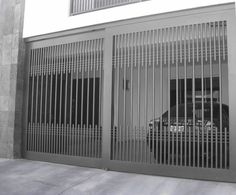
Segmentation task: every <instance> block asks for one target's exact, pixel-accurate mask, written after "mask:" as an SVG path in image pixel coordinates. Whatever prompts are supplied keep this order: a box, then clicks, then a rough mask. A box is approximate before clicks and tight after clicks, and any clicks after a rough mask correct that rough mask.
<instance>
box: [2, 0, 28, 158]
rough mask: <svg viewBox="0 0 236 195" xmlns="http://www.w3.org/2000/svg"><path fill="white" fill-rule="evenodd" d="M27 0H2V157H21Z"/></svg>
mask: <svg viewBox="0 0 236 195" xmlns="http://www.w3.org/2000/svg"><path fill="white" fill-rule="evenodd" d="M23 15H24V0H0V157H3V158H19V157H21V148H22V147H21V145H22V101H23V72H24V71H23V70H24V50H25V49H24V48H25V47H24V42H23V39H22V32H23Z"/></svg>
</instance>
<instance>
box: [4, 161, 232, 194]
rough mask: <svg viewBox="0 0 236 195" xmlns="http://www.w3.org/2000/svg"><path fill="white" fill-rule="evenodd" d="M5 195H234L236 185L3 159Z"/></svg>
mask: <svg viewBox="0 0 236 195" xmlns="http://www.w3.org/2000/svg"><path fill="white" fill-rule="evenodd" d="M0 194H1V195H5V194H7V195H12V194H13V195H14V194H17V195H34V194H37V195H42V194H58V195H59V194H61V195H62V194H76V195H80V194H82V195H83V194H95V195H96V194H98V195H99V194H100V195H105V194H114V195H116V194H117V195H118V194H119V195H126V194H130V195H139V194H143V195H149V194H158V195H159V194H160V195H198V194H199V195H234V194H236V184H232V183H220V182H209V181H198V180H189V179H176V178H167V177H157V176H147V175H138V174H129V173H119V172H113V171H104V170H100V169H91V168H83V167H77V166H69V165H60V164H53V163H46V162H37V161H29V160H9V159H0Z"/></svg>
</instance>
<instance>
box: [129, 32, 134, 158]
mask: <svg viewBox="0 0 236 195" xmlns="http://www.w3.org/2000/svg"><path fill="white" fill-rule="evenodd" d="M133 45H134V33H131V34H130V36H129V54H128V56H129V64H130V118H131V121H130V129H129V135H130V139H129V160H130V161H132V149H133V142H132V140H133V134H132V132H133V52H134V50H133Z"/></svg>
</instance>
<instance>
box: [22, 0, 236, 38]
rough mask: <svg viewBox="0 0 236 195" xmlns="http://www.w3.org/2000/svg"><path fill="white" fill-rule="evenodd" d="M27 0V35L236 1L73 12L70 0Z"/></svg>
mask: <svg viewBox="0 0 236 195" xmlns="http://www.w3.org/2000/svg"><path fill="white" fill-rule="evenodd" d="M25 1H26V2H25V6H26V7H25V21H24V34H23V36H24V37H25V38H26V37H32V36H37V35H42V34H47V33H53V32H57V31H63V30H68V29H73V28H79V27H84V26H89V25H94V24H100V23H106V22H111V21H117V20H123V19H128V18H133V17H139V16H145V15H151V14H158V13H165V12H171V11H177V10H182V9H189V8H195V7H200V6H208V5H214V4H221V3H228V2H235V1H234V0H178V1H174V0H150V1H146V2H142V3H135V4H129V5H125V6H119V7H114V8H110V9H104V10H100V11H94V12H89V13H85V14H80V15H77V16H70V15H69V8H70V1H69V0H25Z"/></svg>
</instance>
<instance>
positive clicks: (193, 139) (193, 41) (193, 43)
mask: <svg viewBox="0 0 236 195" xmlns="http://www.w3.org/2000/svg"><path fill="white" fill-rule="evenodd" d="M195 37H196V28H195V25H193V26H192V58H193V59H192V65H193V67H192V69H193V70H192V74H193V76H192V79H193V81H192V87H193V113H194V114H193V132H192V134H193V135H192V136H193V138H192V143H193V163H192V164H193V166H196V164H195V160H196V159H195V141H196V139H195V136H196V135H195V129H196V128H195V122H196V118H195V90H196V89H195V88H196V87H195Z"/></svg>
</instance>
